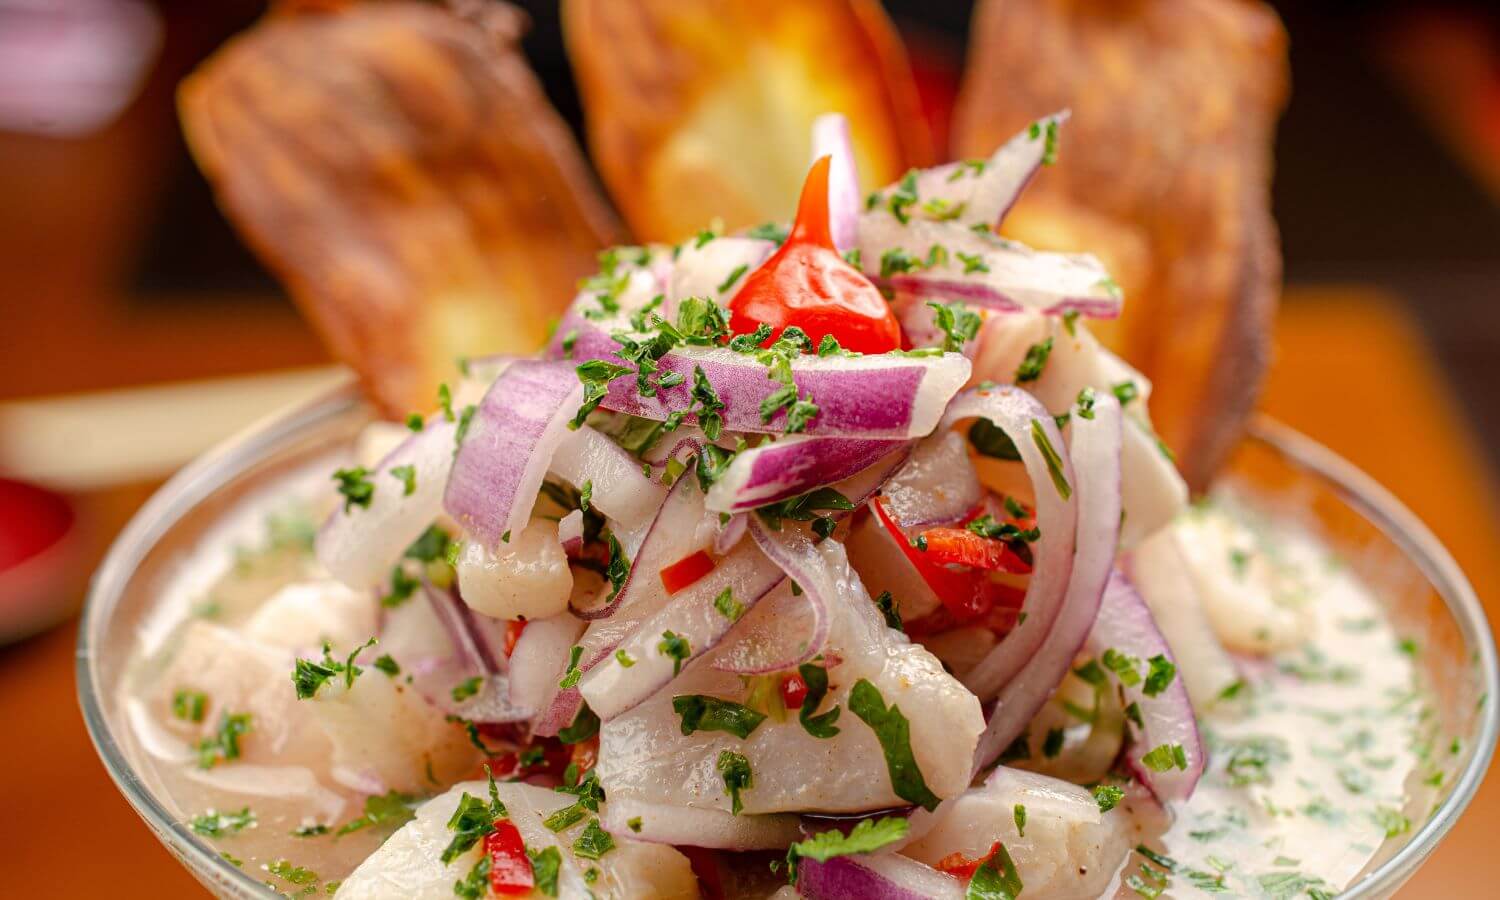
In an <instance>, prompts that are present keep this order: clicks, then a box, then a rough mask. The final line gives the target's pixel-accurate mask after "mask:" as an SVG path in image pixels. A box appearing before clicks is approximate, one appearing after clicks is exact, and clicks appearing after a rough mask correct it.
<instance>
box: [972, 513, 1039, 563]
mask: <svg viewBox="0 0 1500 900" xmlns="http://www.w3.org/2000/svg"><path fill="white" fill-rule="evenodd" d="M966 527H967V529H968V530H969V531H970V532H971V533H973V534H977V535H979V536H980V537H982V538H989V539H990V540H994V541H1004V542H1005V543H1007V544H1009V545H1011V546H1012V548H1013V549H1015V550H1016V551H1017V552H1018V553H1019V554H1022V555H1023V556H1025V557H1029V556H1030V550H1028V549H1027V548H1026V544H1029V543H1034V542H1036V541H1037V540H1039V539H1040V538H1041V536H1042V531H1041V529H1040V528H1036V527H1031V528H1025V529H1023V528H1019V527H1017V526H1015V525H1012V524H1011V523H1009V522H996V521H995V517H994V516H992V515H990V514H989V513H985V514H984V515H982V516H980V517H979V518H977V519H974V520H972V521H970V522H969V524H968V525H967V526H966Z"/></svg>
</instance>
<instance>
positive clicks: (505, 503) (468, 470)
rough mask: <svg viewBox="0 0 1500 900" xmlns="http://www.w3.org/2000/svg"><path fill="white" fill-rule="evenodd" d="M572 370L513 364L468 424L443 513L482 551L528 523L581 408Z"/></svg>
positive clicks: (545, 364) (556, 365)
mask: <svg viewBox="0 0 1500 900" xmlns="http://www.w3.org/2000/svg"><path fill="white" fill-rule="evenodd" d="M573 369H574V367H573V366H572V365H571V364H570V363H567V362H560V361H554V362H542V361H537V360H522V361H520V362H517V363H514V364H512V365H511V366H510V367H509V368H507V369H506V370H505V371H504V372H503V373H501V375H500V377H499V378H497V379H495V383H494V384H493V385H491V386H490V389H489V392H488V393H486V394H485V395H484V400H482V401H481V402H480V404H479V406H478V408H477V409H476V411H475V413H474V416H473V419H472V420H471V421H470V423H469V429H468V435H467V436H466V437H465V438H464V441H463V443H462V444H461V445H460V446H459V448H458V453H457V454H456V455H455V456H454V458H453V473H452V475H451V476H450V477H449V479H448V488H447V491H446V493H445V494H444V495H443V508H444V509H445V510H447V511H448V514H449V515H451V516H452V517H453V518H454V519H456V520H457V521H458V523H459V524H460V525H461V526H463V528H464V530H465V531H466V532H467V533H468V534H469V535H471V536H472V537H474V538H475V539H477V540H479V541H481V542H483V543H484V544H485V546H487V547H495V546H498V545H499V544H500V542H501V539H502V538H503V536H504V535H505V534H507V533H510V532H515V533H517V534H519V533H520V532H521V530H522V529H523V528H525V527H526V522H527V520H528V519H530V517H531V507H532V506H533V505H534V504H535V502H536V495H537V491H538V490H540V489H541V486H542V479H543V478H544V477H545V476H546V474H547V466H548V464H549V463H550V462H551V459H552V454H553V452H554V451H555V450H556V449H557V447H558V445H559V444H560V443H562V441H563V439H564V437H566V436H567V434H568V420H569V419H571V418H572V417H573V414H574V413H575V412H577V410H578V406H579V405H580V404H581V403H582V402H583V386H582V385H581V384H579V383H578V377H577V374H576V373H575V372H574V371H573ZM419 477H420V476H419ZM424 527H425V526H424Z"/></svg>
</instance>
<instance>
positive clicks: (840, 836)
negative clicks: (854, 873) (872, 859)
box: [787, 816, 911, 866]
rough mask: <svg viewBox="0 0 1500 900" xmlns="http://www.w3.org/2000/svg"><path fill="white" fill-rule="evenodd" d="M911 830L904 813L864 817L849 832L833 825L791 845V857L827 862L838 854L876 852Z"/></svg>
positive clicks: (790, 861) (793, 861) (849, 854)
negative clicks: (846, 832)
mask: <svg viewBox="0 0 1500 900" xmlns="http://www.w3.org/2000/svg"><path fill="white" fill-rule="evenodd" d="M910 833H911V823H910V822H908V821H907V820H906V819H904V818H902V817H901V816H882V817H881V818H879V819H862V820H860V821H859V822H858V823H857V824H856V825H855V826H854V827H853V828H852V829H850V830H849V833H848V834H844V833H843V832H842V831H839V830H838V829H837V828H830V829H828V830H827V831H820V832H818V833H817V834H815V835H813V836H812V837H810V838H807V839H806V840H803V841H798V842H797V843H795V844H792V845H791V847H789V848H787V860H788V862H789V863H790V864H791V865H793V866H795V865H796V861H797V860H799V859H811V860H816V861H817V862H827V861H828V860H830V859H833V858H835V857H838V856H855V855H858V854H864V853H874V852H875V851H876V850H879V849H880V848H882V847H886V846H889V845H891V844H894V843H895V842H897V841H899V840H902V839H903V838H905V837H906V836H907V835H908V834H910Z"/></svg>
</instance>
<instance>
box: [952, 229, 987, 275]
mask: <svg viewBox="0 0 1500 900" xmlns="http://www.w3.org/2000/svg"><path fill="white" fill-rule="evenodd" d="M982 227H983V228H984V229H985V231H989V226H982ZM953 255H954V256H956V257H958V261H959V262H961V263H963V264H964V274H965V275H972V274H974V273H975V272H988V271H989V270H990V266H989V263H986V262H985V261H984V257H983V256H981V255H979V254H978V253H965V252H963V251H962V250H960V251H958V252H956V253H954V254H953Z"/></svg>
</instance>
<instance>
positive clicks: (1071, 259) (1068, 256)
mask: <svg viewBox="0 0 1500 900" xmlns="http://www.w3.org/2000/svg"><path fill="white" fill-rule="evenodd" d="M934 247H939V248H942V249H943V251H945V252H944V254H943V256H942V257H941V258H939V259H935V260H933V263H932V265H930V266H929V265H928V264H927V261H928V260H929V259H930V258H931V257H930V254H931V252H932V248H934ZM859 249H860V260H861V265H862V266H863V267H864V270H865V274H866V275H869V276H870V277H871V278H872V279H874V280H875V282H876V283H877V284H883V285H885V286H887V287H889V288H891V289H892V290H894V291H896V292H897V293H898V294H907V295H910V296H912V297H914V298H916V299H919V300H940V301H943V302H961V303H965V304H968V305H970V306H975V307H980V308H984V309H992V310H995V311H997V312H1020V311H1023V310H1033V311H1036V312H1043V313H1048V314H1051V315H1062V314H1063V313H1066V312H1078V313H1080V314H1082V315H1084V316H1088V317H1089V318H1101V319H1109V318H1115V317H1117V316H1119V314H1120V309H1121V306H1122V302H1121V297H1120V290H1119V288H1118V287H1117V286H1116V285H1115V283H1114V281H1112V280H1111V279H1110V277H1109V273H1108V272H1107V271H1106V270H1105V269H1104V267H1103V266H1102V265H1101V264H1100V263H1099V260H1098V259H1096V258H1094V257H1093V256H1091V255H1089V254H1081V253H1050V252H1046V251H1041V250H1033V249H1031V248H1030V247H1027V246H1025V245H1024V244H1020V243H1017V242H1015V241H1010V240H1006V239H1004V238H1001V237H998V236H995V235H989V234H979V233H977V232H975V231H971V230H970V229H968V228H967V227H965V226H961V225H958V224H956V223H954V222H930V221H927V220H925V219H911V220H910V221H908V222H907V223H906V224H904V225H903V224H902V223H901V222H900V221H899V220H897V219H896V218H895V217H893V216H892V215H891V214H890V213H888V212H886V211H884V210H880V209H877V210H875V211H873V212H867V213H864V214H863V215H862V216H861V217H860V224H859ZM897 252H900V253H903V254H905V257H906V258H908V259H910V260H913V261H915V262H914V263H913V264H912V265H911V267H910V268H908V269H907V270H905V271H893V270H892V269H891V267H890V262H889V260H890V259H891V256H890V254H895V253H897ZM960 254H962V255H960Z"/></svg>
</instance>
